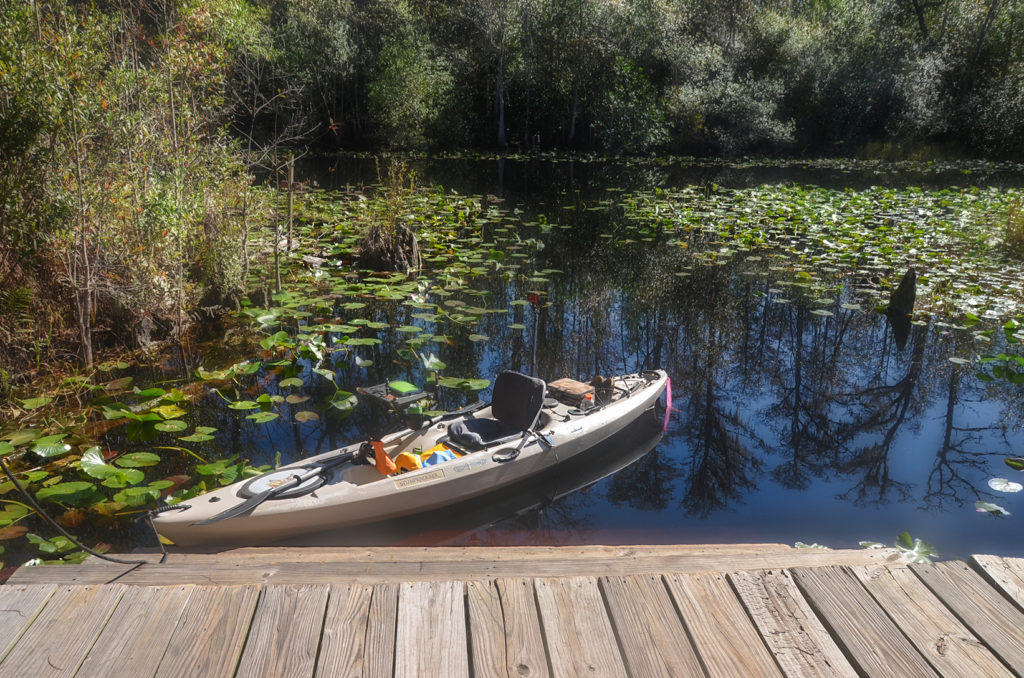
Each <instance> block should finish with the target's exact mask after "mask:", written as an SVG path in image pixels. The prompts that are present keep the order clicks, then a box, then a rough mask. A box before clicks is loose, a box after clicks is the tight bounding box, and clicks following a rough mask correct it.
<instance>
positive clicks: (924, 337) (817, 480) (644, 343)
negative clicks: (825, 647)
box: [140, 158, 1024, 558]
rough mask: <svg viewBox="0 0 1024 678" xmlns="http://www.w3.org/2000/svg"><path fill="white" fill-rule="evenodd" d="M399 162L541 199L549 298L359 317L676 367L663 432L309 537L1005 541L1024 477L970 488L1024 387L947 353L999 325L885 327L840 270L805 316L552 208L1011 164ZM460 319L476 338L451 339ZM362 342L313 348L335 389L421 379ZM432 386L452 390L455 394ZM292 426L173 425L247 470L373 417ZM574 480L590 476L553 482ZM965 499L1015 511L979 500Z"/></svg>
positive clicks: (770, 293) (969, 347) (1000, 178)
mask: <svg viewBox="0 0 1024 678" xmlns="http://www.w3.org/2000/svg"><path fill="white" fill-rule="evenodd" d="M413 167H414V168H415V169H416V170H417V173H418V182H419V183H420V185H441V186H444V187H445V188H446V189H449V190H455V191H458V192H459V193H462V194H491V195H494V196H499V197H501V198H503V199H504V201H505V202H504V203H503V205H504V207H505V208H506V209H508V210H512V209H514V208H519V209H522V210H523V212H524V214H530V215H536V214H553V215H556V217H557V219H558V222H559V223H560V224H562V225H564V226H567V228H563V229H555V230H554V231H553V232H552V233H551V234H550V236H549V238H548V239H547V240H546V246H545V247H544V249H543V250H541V251H540V252H539V253H537V254H536V255H535V256H536V261H535V262H533V263H534V267H535V269H536V270H541V269H545V268H549V269H558V270H559V271H561V272H560V273H555V274H552V275H551V276H550V278H551V280H550V282H549V283H548V284H547V285H546V289H547V291H548V298H549V300H550V301H551V304H550V305H549V306H547V307H543V308H539V309H538V308H535V307H523V306H510V305H509V302H511V301H512V300H514V299H522V298H523V297H524V296H525V292H526V290H528V289H530V283H528V282H516V281H509V280H507V279H503V278H500V277H497V276H493V277H491V278H484V279H482V280H481V279H475V280H473V281H472V282H471V285H472V286H473V287H475V288H477V289H478V290H484V291H486V292H487V293H488V294H487V296H486V297H485V298H486V305H487V307H489V308H499V309H500V308H506V309H509V310H508V313H507V314H489V315H485V316H483V317H482V319H481V320H480V322H479V323H478V324H477V325H476V326H474V327H473V328H472V329H465V328H452V327H433V326H432V325H431V323H430V322H424V321H422V320H416V319H415V318H413V317H412V316H411V314H412V313H413V312H414V311H415V309H410V308H408V307H403V306H401V305H399V304H390V305H389V304H386V303H382V304H380V305H379V306H376V307H371V308H367V309H364V310H362V311H360V312H359V313H360V314H361V315H362V316H363V317H369V318H373V319H381V320H385V321H387V322H388V323H389V324H390V325H391V326H392V327H394V326H397V325H400V324H408V323H412V324H420V325H427V326H429V327H428V329H430V330H431V331H434V332H438V333H440V332H447V333H448V334H449V337H450V341H449V342H447V343H440V344H428V345H426V346H425V347H424V348H423V349H422V350H425V351H427V352H436V353H437V355H438V357H440V358H441V359H442V360H444V361H445V362H446V363H447V364H448V370H447V373H448V374H457V375H459V376H465V377H472V376H482V377H489V378H493V376H494V375H495V374H496V373H497V372H498V371H500V370H501V369H519V370H523V371H525V372H529V373H534V374H537V375H539V376H541V377H543V378H546V379H549V380H553V379H557V378H559V377H564V376H570V377H575V378H586V379H589V377H590V376H592V375H594V374H597V373H600V374H613V373H618V372H623V371H633V370H636V369H641V368H653V367H660V368H663V369H665V370H667V371H668V373H669V375H670V376H671V379H672V391H673V395H674V398H673V402H672V408H673V409H672V410H671V412H670V414H669V417H668V420H667V421H668V424H667V429H666V430H665V431H664V434H663V435H659V431H660V423H659V424H657V425H655V429H654V430H652V429H651V427H650V426H647V425H638V427H634V428H631V429H629V431H627V432H626V433H625V434H623V435H622V436H619V437H618V438H617V439H616V440H614V441H612V443H610V444H609V445H606V446H604V447H603V448H602V449H601V450H599V451H597V452H595V454H594V455H592V456H590V457H588V458H586V459H584V460H583V461H581V466H575V467H574V468H572V469H569V470H564V471H562V472H560V475H557V476H555V477H553V478H548V479H544V481H543V483H538V484H536V485H533V484H531V485H530V486H528V487H526V488H519V489H520V490H522V492H519V493H516V492H512V493H504V494H503V495H502V496H500V497H494V498H489V499H488V500H484V501H481V502H476V503H473V504H469V505H464V506H459V507H456V508H455V509H453V510H447V511H441V512H437V513H434V514H430V515H429V516H425V517H420V518H417V519H408V520H403V521H397V522H392V523H389V524H386V525H380V526H374V527H373V528H371V529H369V530H361V531H349V532H346V533H342V534H337V535H327V536H323V537H322V538H321V539H320V540H319V543H328V542H331V541H333V542H335V543H346V544H366V543H416V544H424V543H445V544H492V545H498V544H583V543H594V544H615V543H728V542H783V543H788V544H793V543H794V542H796V541H803V542H806V543H813V542H817V543H820V544H823V545H827V546H831V547H837V548H838V547H854V548H855V547H856V546H857V543H858V541H861V540H871V541H880V542H884V543H887V544H888V543H892V542H893V541H894V539H895V538H896V536H897V535H898V534H899V533H901V532H904V531H906V532H909V533H910V534H911V535H912V536H913V537H916V538H921V539H923V540H925V541H928V542H930V543H931V544H933V545H934V546H935V547H936V549H937V550H938V551H939V552H940V553H941V554H942V556H943V557H960V558H962V557H966V556H968V555H969V554H971V553H995V554H1000V555H1006V556H1024V542H1022V541H1021V540H1020V539H1019V535H1020V533H1021V528H1020V526H1019V525H1018V524H1017V521H1018V520H1020V519H1021V517H1020V514H1024V499H1022V496H1024V493H1018V494H1004V493H998V492H994V491H993V490H991V489H990V488H989V487H988V485H987V481H988V479H990V478H993V477H1004V478H1010V479H1011V480H1020V475H1021V474H1020V473H1018V472H1016V471H1013V470H1011V469H1009V468H1008V467H1006V466H1005V465H1004V463H1003V459H1004V458H1005V457H1008V456H1021V455H1022V454H1024V428H1022V423H1024V387H1021V386H1016V385H1011V384H1008V383H1005V382H1003V383H985V382H982V381H981V380H979V379H978V378H977V377H976V376H975V372H976V370H977V367H976V366H971V365H969V364H968V365H965V364H958V363H957V362H953V361H951V360H950V358H951V357H952V358H963V359H966V360H970V359H972V358H974V357H975V356H976V355H977V354H979V353H986V352H993V349H995V348H998V346H997V344H998V341H999V336H998V333H997V334H996V339H995V342H996V344H994V345H989V344H982V343H981V342H980V341H979V340H978V338H977V337H976V336H975V335H974V334H973V333H972V332H970V331H965V330H958V329H954V328H953V327H951V326H950V325H949V324H947V323H945V322H944V319H943V318H941V317H935V316H932V317H930V318H927V319H926V320H924V321H923V322H922V323H921V324H917V325H914V326H911V327H910V328H909V330H908V331H909V333H908V334H907V335H906V336H903V337H899V339H900V341H897V337H896V336H894V332H893V329H892V327H891V326H890V324H889V323H888V321H887V320H886V317H885V316H884V315H881V314H878V313H876V312H874V310H873V304H872V303H870V301H867V302H866V301H865V300H864V299H863V298H860V297H859V296H858V294H859V293H858V289H857V285H856V284H854V283H855V282H856V280H857V276H856V275H855V273H851V272H844V271H835V272H833V273H832V284H833V285H834V290H835V293H834V298H833V299H831V300H830V301H829V305H828V306H826V308H829V309H831V310H832V311H833V315H831V316H825V315H821V314H818V313H815V311H816V310H820V309H821V308H822V307H823V306H822V302H821V301H820V300H815V299H811V298H809V297H808V298H806V299H804V298H802V297H801V295H800V294H799V293H795V294H792V295H790V296H791V297H792V298H791V303H780V302H778V300H777V299H778V295H777V294H776V291H777V290H776V288H775V286H776V285H777V284H779V281H778V278H779V277H780V276H781V274H779V273H777V272H776V271H773V269H772V267H770V266H767V265H766V264H765V263H764V262H760V261H739V260H734V261H731V262H730V263H727V264H725V265H717V266H705V265H701V264H699V263H694V264H692V265H686V266H682V265H680V260H679V257H678V252H675V251H670V250H669V249H668V248H666V247H664V246H662V245H661V244H659V243H644V242H638V243H634V244H631V245H624V246H617V247H614V248H612V247H610V245H609V244H608V243H609V241H608V240H607V239H606V238H603V237H602V235H603V234H607V233H608V232H609V230H612V231H614V230H615V229H616V228H617V226H618V225H617V224H616V223H615V222H614V217H613V216H610V215H609V213H608V212H602V211H596V212H587V211H585V210H573V211H560V207H561V206H563V205H566V204H577V203H578V201H579V199H580V197H581V196H592V197H594V196H602V195H606V194H608V193H611V192H614V191H610V190H609V189H614V190H618V189H639V188H643V189H650V188H652V187H665V188H671V187H674V186H677V187H678V186H684V185H687V184H688V183H707V182H716V183H719V184H721V185H732V186H749V185H758V184H760V183H778V182H786V181H796V182H800V183H813V184H818V185H831V186H849V187H863V186H868V185H872V184H882V183H889V184H891V185H897V186H900V185H913V184H925V185H933V186H946V185H949V184H950V183H957V184H958V185H967V184H971V183H976V184H981V185H995V186H1006V185H1020V184H1021V183H1022V181H1021V180H1022V176H1021V175H1020V174H1015V173H1013V172H1008V171H1001V170H999V171H991V172H987V173H986V172H981V171H972V173H970V174H968V173H965V172H963V171H957V170H943V171H923V172H919V173H918V174H907V173H898V172H880V171H878V170H875V169H867V170H859V171H847V170H837V169H815V168H808V167H796V168H743V167H740V168H737V167H714V166H706V167H696V168H694V167H683V166H679V167H673V166H669V167H666V166H659V165H655V164H639V165H635V166H634V165H629V164H626V163H613V164H599V163H566V162H559V163H550V162H531V161H527V162H505V163H504V164H500V163H499V162H498V161H495V160H477V161H474V160H468V161H451V160H449V161H436V160H424V161H417V162H414V163H413ZM314 170H315V173H314ZM307 171H309V172H311V174H310V176H311V178H313V179H315V180H316V181H317V182H318V183H319V184H320V185H322V186H327V187H330V186H332V185H333V186H337V187H340V186H343V185H345V184H356V185H358V184H360V183H372V182H373V181H375V179H376V173H375V170H374V166H373V163H372V161H367V160H360V159H352V158H349V159H343V160H339V161H337V162H334V161H331V162H329V163H327V164H326V165H322V166H319V167H315V168H312V169H310V168H307ZM485 237H487V234H486V233H485ZM434 301H439V300H436V299H435V300H434ZM471 302H472V300H471ZM844 302H847V303H849V302H853V303H856V304H858V305H859V306H860V308H861V310H851V309H849V308H844V307H842V306H841V304H842V303H844ZM472 303H480V302H479V300H478V301H476V302H472ZM351 315H352V314H346V313H344V312H339V316H342V317H348V316H351ZM510 323H519V324H522V325H524V326H525V327H526V329H525V330H515V329H511V328H510V327H509V324H510ZM975 329H977V328H975ZM469 332H479V333H482V334H484V335H487V337H489V340H487V341H485V342H472V341H467V340H466V335H467V334H468V333H469ZM378 336H379V337H380V338H381V339H382V340H383V343H382V344H381V345H380V346H377V347H373V348H368V349H366V350H364V351H361V355H362V356H363V357H371V358H372V359H373V360H374V365H373V367H371V368H369V369H367V370H359V369H356V368H354V367H352V365H351V364H350V363H346V362H344V360H342V359H338V360H336V361H335V362H334V363H332V364H331V366H332V368H333V369H334V371H335V373H336V375H337V382H338V384H339V386H341V387H342V388H345V389H346V390H350V391H354V390H355V388H356V387H358V386H365V385H368V384H372V383H376V382H379V381H382V380H385V379H393V378H408V379H411V380H414V381H421V380H422V378H423V376H424V375H423V374H422V370H416V369H414V368H410V367H408V366H404V363H403V361H402V359H401V358H400V355H401V354H400V350H401V348H402V342H403V341H404V339H405V338H406V335H402V334H401V333H398V332H395V331H394V330H392V329H382V330H381V331H380V332H379V333H378ZM191 367H194V365H192V366H191ZM306 376H307V377H308V376H309V375H308V374H307V375H306ZM317 383H318V384H319V385H316V384H317ZM266 384H269V385H270V386H269V387H268V388H270V390H271V391H273V379H268V378H266V377H265V375H263V374H262V373H261V374H260V375H256V376H255V377H253V380H252V389H253V392H254V393H258V392H259V389H260V388H263V386H264V385H266ZM330 388H332V387H329V386H325V385H324V383H323V381H322V380H321V381H320V382H315V381H314V380H309V379H307V387H306V388H305V389H304V390H303V392H304V393H307V394H309V395H311V396H313V397H321V398H323V397H324V396H325V394H326V395H329V390H330ZM483 395H484V397H485V398H486V397H487V395H488V393H487V392H486V391H485V392H484V394H483ZM447 397H448V401H446V402H444V403H442V404H443V405H445V406H448V407H456V406H459V405H461V404H463V402H465V401H466V400H471V399H473V397H471V396H469V395H466V396H462V395H461V394H454V395H449V396H447ZM290 419H291V417H290V416H282V417H281V420H280V422H272V423H270V424H262V425H257V426H250V425H247V424H245V423H244V422H243V423H239V421H240V419H239V417H238V416H237V413H235V412H233V411H231V410H227V409H226V408H224V407H223V404H221V403H219V399H218V398H217V397H216V396H212V395H211V396H208V397H207V399H206V400H205V401H204V408H203V411H202V413H201V414H200V415H199V417H198V419H197V421H195V422H193V423H194V424H206V425H211V426H218V427H219V428H220V429H221V433H219V434H218V440H217V445H218V446H219V447H220V448H221V449H222V450H230V451H238V452H242V453H244V454H245V455H246V456H247V457H249V458H250V459H252V460H253V462H254V463H272V462H273V460H274V455H275V453H281V455H282V457H283V458H284V459H285V460H290V459H293V458H296V457H300V456H303V455H305V454H312V453H315V452H319V451H323V450H327V449H330V448H333V447H338V446H341V445H344V444H348V443H350V442H352V441H353V440H356V439H359V438H362V437H365V436H366V435H369V434H370V433H379V432H381V430H382V429H383V428H384V427H386V426H387V424H388V422H387V419H386V417H385V415H383V414H382V413H381V412H379V411H377V410H375V409H374V408H373V407H371V406H369V405H367V404H361V405H360V406H359V407H357V408H356V410H355V412H354V413H353V415H352V416H351V417H348V418H347V419H341V418H332V417H331V416H329V415H327V416H325V417H324V418H323V419H322V420H321V421H318V422H315V423H310V424H303V425H299V424H297V423H294V422H292V423H283V422H285V421H286V420H290ZM608 473H612V475H610V476H608V477H604V476H605V475H606V474H608ZM601 478H603V479H601ZM580 485H585V486H586V488H585V489H581V490H577V491H571V490H573V489H574V488H576V487H577V486H580ZM979 500H984V501H992V502H995V503H997V504H999V505H1001V506H1002V507H1004V508H1005V509H1007V510H1008V511H1009V512H1010V513H1011V514H1012V515H1010V516H1008V517H1002V518H995V517H993V516H990V515H988V514H983V513H978V512H976V510H975V506H974V505H975V502H976V501H979ZM140 539H142V537H141V536H140Z"/></svg>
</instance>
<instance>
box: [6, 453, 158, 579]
mask: <svg viewBox="0 0 1024 678" xmlns="http://www.w3.org/2000/svg"><path fill="white" fill-rule="evenodd" d="M0 467H3V470H4V474H5V475H6V476H7V478H8V479H9V480H10V481H11V482H12V483H14V486H15V487H16V488H18V491H19V492H21V494H22V495H23V496H24V497H25V499H27V500H28V503H29V504H31V505H32V508H33V509H35V512H36V513H37V514H38V515H39V516H40V517H41V518H42V519H43V520H45V521H46V522H47V523H49V524H50V527H52V528H54V529H55V530H57V531H58V532H60V533H61V534H63V535H64V536H65V537H67V538H68V539H69V540H70V541H71V543H72V544H74V545H75V546H77V547H78V548H80V549H82V550H83V551H85V552H86V553H88V554H89V555H91V556H96V557H97V558H102V559H103V560H109V561H110V562H112V563H120V564H122V565H145V564H146V563H147V562H149V561H146V560H125V559H123V558H115V557H114V556H108V555H106V554H105V553H100V552H99V551H95V550H93V549H91V548H89V547H88V546H86V545H85V544H83V543H82V542H80V541H78V539H76V538H75V537H74V536H72V535H71V533H70V532H68V531H67V530H65V529H64V528H63V527H61V526H60V525H59V524H58V523H57V521H56V520H54V519H53V518H51V517H50V516H49V515H48V514H47V513H46V511H44V510H43V509H42V507H41V506H40V505H39V504H38V503H36V500H35V497H33V496H32V495H31V494H29V493H28V490H26V489H25V488H24V487H23V486H22V484H21V483H20V482H18V479H17V478H15V477H14V474H13V473H11V469H9V468H7V462H5V461H4V458H3V457H2V456H0Z"/></svg>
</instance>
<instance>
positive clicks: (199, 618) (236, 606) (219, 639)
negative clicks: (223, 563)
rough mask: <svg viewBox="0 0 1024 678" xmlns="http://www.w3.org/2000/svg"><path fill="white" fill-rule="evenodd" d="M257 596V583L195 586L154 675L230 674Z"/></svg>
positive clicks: (166, 676) (168, 677) (167, 676)
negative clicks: (228, 585)
mask: <svg viewBox="0 0 1024 678" xmlns="http://www.w3.org/2000/svg"><path fill="white" fill-rule="evenodd" d="M258 598H259V588H258V587H256V586H230V587H214V586H197V587H196V588H195V590H194V591H193V592H192V595H191V596H189V599H188V602H187V603H186V604H185V609H184V610H183V611H182V614H181V618H180V620H179V621H178V626H177V627H176V628H175V629H174V633H173V634H172V635H171V640H170V642H169V643H168V644H167V651H166V652H165V653H164V656H163V659H162V660H161V662H160V666H159V668H158V669H157V672H156V675H157V676H159V677H160V678H174V677H177V676H189V677H194V676H230V675H232V674H233V673H234V671H235V668H236V667H237V666H238V660H239V658H240V657H241V654H242V645H243V644H244V643H245V636H246V634H247V633H248V631H249V625H250V623H251V622H252V615H253V611H254V610H255V609H256V602H257V600H258Z"/></svg>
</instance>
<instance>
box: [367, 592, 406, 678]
mask: <svg viewBox="0 0 1024 678" xmlns="http://www.w3.org/2000/svg"><path fill="white" fill-rule="evenodd" d="M397 631H398V585H397V584H377V585H376V586H374V587H373V594H372V596H371V597H370V616H369V618H368V619H367V620H366V663H365V666H366V671H365V674H364V675H367V676H390V675H391V674H392V671H393V670H394V668H395V636H396V634H397Z"/></svg>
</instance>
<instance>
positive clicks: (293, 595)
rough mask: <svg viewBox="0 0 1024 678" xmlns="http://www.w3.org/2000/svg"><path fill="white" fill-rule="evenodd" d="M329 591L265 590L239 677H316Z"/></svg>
mask: <svg viewBox="0 0 1024 678" xmlns="http://www.w3.org/2000/svg"><path fill="white" fill-rule="evenodd" d="M327 590H328V587H327V586H323V585H312V586H298V585H295V586H268V587H266V588H265V589H263V593H262V594H261V595H260V600H259V604H258V605H257V607H256V615H255V617H253V620H252V626H251V628H250V630H249V637H248V640H247V641H246V643H245V649H244V650H243V652H242V660H241V662H239V665H238V670H237V671H236V673H235V675H236V676H237V677H238V678H249V677H250V676H251V677H254V678H255V677H259V676H295V677H296V678H299V677H301V676H312V675H313V670H314V669H315V668H316V655H317V648H318V647H319V645H320V632H321V631H322V630H323V624H324V610H325V609H326V608H327ZM335 675H338V674H335Z"/></svg>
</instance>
